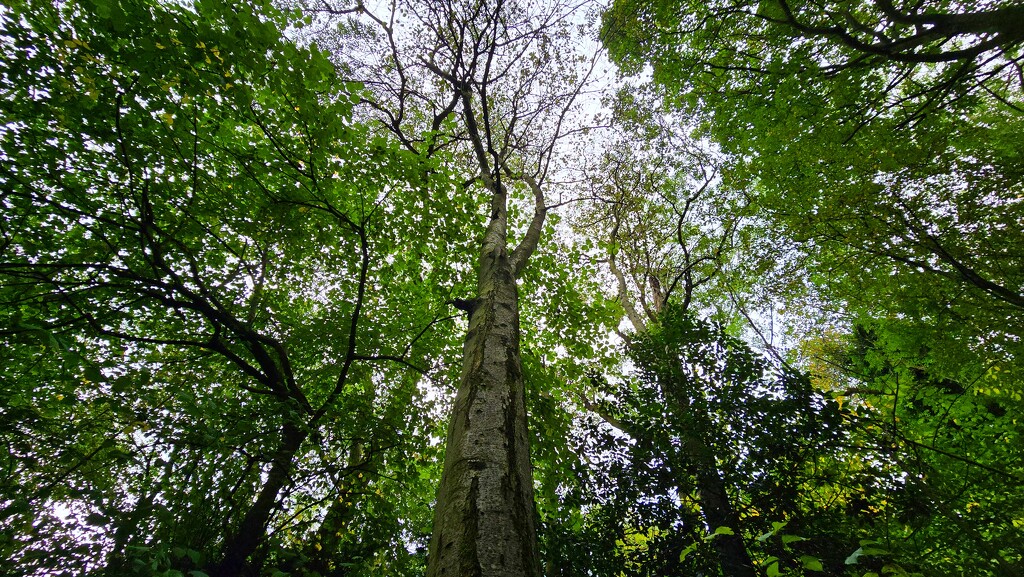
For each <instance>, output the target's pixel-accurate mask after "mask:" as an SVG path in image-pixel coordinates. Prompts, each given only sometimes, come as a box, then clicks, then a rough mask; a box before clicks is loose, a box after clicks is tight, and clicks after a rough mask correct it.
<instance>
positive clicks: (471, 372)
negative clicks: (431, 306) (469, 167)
mask: <svg viewBox="0 0 1024 577" xmlns="http://www.w3.org/2000/svg"><path fill="white" fill-rule="evenodd" d="M496 196H501V194H500V193H498V194H497V195H496ZM501 204H502V206H501V207H500V210H499V211H497V212H498V215H497V217H496V218H494V219H492V222H491V226H490V227H489V228H488V234H487V238H486V239H485V241H484V246H483V250H482V253H481V257H480V267H479V281H478V282H479V285H478V293H479V294H478V296H477V299H476V302H477V303H478V304H477V306H476V308H475V309H474V310H473V312H472V314H471V316H470V322H469V332H468V334H467V335H466V342H465V347H464V360H463V372H462V377H461V379H460V383H459V390H458V393H457V395H456V398H455V405H454V407H453V409H452V421H451V424H450V425H449V429H448V440H447V445H446V453H445V464H444V472H443V474H442V478H441V486H440V489H439V491H438V498H437V508H436V511H435V513H434V531H433V536H432V538H431V542H430V552H429V556H428V566H427V575H428V577H440V576H445V577H469V576H484V575H486V576H489V577H505V576H508V577H511V576H517V577H521V576H534V575H540V564H539V557H538V555H537V547H536V529H535V522H534V505H533V474H532V470H531V466H530V448H529V439H528V433H527V427H526V405H525V394H524V386H523V374H522V368H521V365H520V356H519V295H518V290H517V287H516V278H515V269H516V266H515V263H514V262H513V259H512V258H511V257H510V256H509V254H508V250H507V244H506V241H505V238H504V237H505V230H504V229H505V223H504V219H505V215H504V202H502V203H501Z"/></svg>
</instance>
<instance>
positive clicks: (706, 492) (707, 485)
mask: <svg viewBox="0 0 1024 577" xmlns="http://www.w3.org/2000/svg"><path fill="white" fill-rule="evenodd" d="M698 442H699V441H698ZM697 500H698V501H699V502H700V511H701V514H702V515H703V517H704V521H705V522H706V523H707V524H708V526H709V527H711V529H712V530H714V529H717V528H718V527H729V528H730V529H732V530H734V531H736V534H735V535H718V536H717V537H715V538H714V540H712V543H711V544H712V545H713V546H714V548H715V553H717V554H718V562H719V564H720V565H721V567H722V575H723V576H724V577H756V576H757V572H756V571H755V570H754V563H753V562H752V561H751V559H750V554H749V553H748V552H747V547H746V545H744V543H743V537H741V536H740V534H739V515H737V514H736V510H735V509H734V508H733V506H732V503H731V502H730V501H729V495H728V494H727V493H726V492H725V482H724V481H723V480H722V475H721V473H720V472H719V471H718V467H716V466H715V465H714V463H707V462H704V463H701V464H700V466H699V469H698V471H697Z"/></svg>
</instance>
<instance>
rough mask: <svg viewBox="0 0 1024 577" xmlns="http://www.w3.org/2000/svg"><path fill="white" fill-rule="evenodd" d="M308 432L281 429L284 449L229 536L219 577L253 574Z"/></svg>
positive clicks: (290, 425) (291, 425) (292, 426)
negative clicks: (252, 567)
mask: <svg viewBox="0 0 1024 577" xmlns="http://www.w3.org/2000/svg"><path fill="white" fill-rule="evenodd" d="M307 435H308V433H307V432H306V431H305V430H303V429H301V428H299V427H298V426H296V425H295V424H294V423H292V422H290V421H288V422H286V423H285V424H284V426H282V427H281V446H280V447H279V448H278V449H277V451H276V453H275V454H274V461H273V463H272V464H271V466H270V471H269V472H268V473H267V480H266V482H265V483H264V484H263V487H262V488H261V489H260V492H259V495H257V497H256V502H255V503H253V505H252V507H250V508H249V510H248V511H247V512H246V514H245V517H243V518H242V522H241V524H239V526H238V530H237V531H236V532H235V534H234V535H231V536H229V537H228V538H227V539H226V540H225V542H224V547H223V552H224V554H223V557H222V559H221V561H220V563H218V564H217V565H216V566H214V567H213V568H211V575H214V576H215V577H241V576H245V575H248V574H249V573H250V571H249V567H248V560H249V557H251V556H252V554H253V553H255V552H256V548H257V547H259V544H260V541H262V540H263V537H264V535H265V534H266V530H267V522H268V521H269V520H270V515H271V514H272V513H273V512H274V507H276V506H277V500H278V497H279V496H280V493H281V489H282V488H284V486H285V485H286V484H287V483H288V478H289V475H290V473H291V469H292V464H293V461H294V460H295V454H296V453H297V452H298V450H299V447H301V446H302V443H303V441H305V440H306V437H307Z"/></svg>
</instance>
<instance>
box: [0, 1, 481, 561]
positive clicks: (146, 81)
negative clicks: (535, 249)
mask: <svg viewBox="0 0 1024 577" xmlns="http://www.w3.org/2000/svg"><path fill="white" fill-rule="evenodd" d="M236 8H237V7H232V8H227V7H225V6H222V5H220V4H217V3H212V4H211V3H202V2H200V3H196V4H192V5H188V6H162V5H158V4H153V3H147V2H137V3H131V2H128V3H120V4H116V5H106V4H102V3H101V4H97V5H90V6H84V5H80V4H77V3H66V4H62V5H60V6H55V5H53V4H48V3H42V4H40V3H25V4H19V5H16V6H12V8H11V9H10V10H9V11H8V12H6V13H5V14H4V15H3V16H2V21H0V27H2V37H3V50H4V58H3V62H4V65H3V68H2V70H0V83H2V86H3V90H4V91H5V93H6V95H8V96H9V97H10V98H5V99H4V100H5V102H4V104H3V111H4V112H3V118H4V119H5V120H4V130H3V141H2V146H3V151H2V155H3V157H4V159H5V162H4V163H3V168H2V169H0V170H2V172H0V180H2V191H3V197H2V202H3V205H4V213H5V215H6V216H5V219H4V222H3V240H2V263H0V275H2V276H0V294H2V299H3V303H4V307H3V313H4V317H3V319H4V320H3V329H2V331H3V332H2V336H3V339H4V341H5V350H7V351H9V358H10V359H11V362H9V363H6V366H5V368H4V373H3V395H4V403H3V406H4V409H3V413H2V418H3V422H4V424H5V427H4V432H3V436H4V440H5V443H6V445H7V448H8V449H9V450H8V451H5V454H4V457H3V460H4V465H5V467H4V471H5V473H4V480H3V486H4V487H5V491H4V495H5V498H4V501H3V503H2V506H3V521H2V522H3V523H4V527H5V530H4V535H5V536H6V537H5V540H4V544H3V546H4V548H5V550H6V552H7V553H8V554H9V558H10V559H12V560H13V562H14V563H15V564H16V566H17V567H18V568H19V569H18V570H19V571H21V572H22V573H24V574H34V573H35V572H37V571H40V570H44V568H52V567H61V568H63V570H65V571H67V572H69V573H84V572H88V571H96V572H102V571H106V572H107V573H109V574H123V573H124V572H127V571H131V570H133V569H134V570H139V571H142V572H143V573H146V572H161V571H165V570H169V569H170V568H174V569H170V570H176V571H185V570H200V569H202V570H204V571H206V572H208V573H210V574H217V575H243V574H259V573H260V572H261V571H262V570H263V569H264V568H265V567H274V566H277V567H289V566H290V567H292V568H293V569H296V570H298V568H301V567H302V566H303V565H307V564H309V563H312V564H313V565H314V566H316V567H317V568H318V570H321V571H324V572H325V573H330V572H337V571H339V570H341V568H342V567H345V568H352V567H358V566H359V565H360V564H362V563H368V564H369V566H372V563H373V562H374V561H375V559H374V557H375V556H377V555H383V556H385V557H387V558H394V559H396V560H395V561H393V562H392V563H391V564H392V566H394V567H395V568H396V569H398V570H401V569H402V568H403V565H409V564H411V565H412V566H413V567H415V565H416V564H417V562H416V560H415V559H416V558H415V557H414V556H411V555H410V554H409V552H408V546H409V543H410V542H415V541H416V539H417V538H418V537H419V531H422V528H421V527H417V526H416V525H415V524H416V523H420V521H419V520H417V519H416V517H417V516H418V515H423V514H425V513H426V509H425V507H426V505H427V499H426V498H424V499H423V500H422V501H419V502H412V503H411V504H410V502H409V501H408V500H404V501H402V502H401V503H398V504H396V503H395V502H396V501H397V497H396V494H397V493H398V491H397V489H396V487H398V486H401V487H403V489H402V490H403V491H408V492H410V493H412V494H415V492H416V490H417V489H416V487H417V485H418V484H419V483H422V482H423V478H422V477H423V476H422V475H421V473H422V472H423V471H429V467H426V468H421V467H419V466H414V465H415V464H416V463H418V462H420V461H421V460H425V461H426V462H429V455H430V454H431V453H432V452H433V449H432V448H431V446H430V444H429V443H428V438H429V435H430V433H431V431H432V430H433V426H434V425H433V421H432V420H431V416H432V412H431V411H432V409H431V405H430V403H429V402H428V401H427V400H426V399H424V397H423V390H422V389H421V388H420V387H419V384H420V383H421V380H422V379H423V378H424V376H429V375H430V374H433V373H435V372H436V371H442V372H443V370H444V367H443V365H441V364H440V363H438V362H437V360H436V359H437V355H438V354H439V353H440V352H441V351H443V350H445V349H446V348H447V347H448V346H449V345H450V344H451V342H450V341H448V340H447V336H448V335H449V334H450V333H449V332H447V329H446V327H450V324H446V323H445V321H447V320H450V316H449V315H448V314H447V313H446V312H443V311H444V309H445V308H446V307H444V306H443V304H442V303H443V299H444V298H447V296H448V295H447V293H445V292H443V291H442V290H441V289H440V288H439V287H440V286H441V285H442V283H441V282H439V280H438V278H437V275H438V274H441V273H440V272H439V271H441V270H446V272H445V273H444V277H445V278H446V279H448V280H452V279H457V275H458V273H457V272H453V271H451V270H448V269H449V267H448V266H447V265H446V264H445V263H447V262H448V259H450V258H455V259H457V258H458V255H459V254H460V252H461V251H462V250H463V249H464V248H465V247H464V245H459V244H455V243H450V242H447V241H446V240H445V239H448V238H453V236H454V229H459V230H461V229H462V228H463V227H464V226H465V224H464V223H463V222H462V221H461V220H460V219H459V217H458V215H452V216H450V217H449V218H447V219H444V220H439V219H430V218H427V215H429V214H431V213H432V211H433V210H436V208H437V207H438V206H439V204H438V203H439V202H441V204H442V205H443V204H444V203H447V202H451V201H453V200H454V201H455V202H458V201H459V200H460V197H459V196H458V193H457V192H456V193H452V192H451V191H450V190H448V189H447V187H448V182H447V181H445V179H444V177H443V176H441V175H440V174H438V171H437V170H435V176H433V177H431V179H429V180H428V179H424V177H423V173H424V167H423V165H422V164H421V162H420V161H419V160H418V159H417V158H416V157H415V156H413V155H411V154H409V153H406V152H401V151H398V150H394V149H392V148H389V147H388V146H387V144H386V143H385V142H383V141H380V140H376V141H375V140H372V139H371V138H369V135H368V133H367V132H366V130H365V128H364V127H362V126H360V125H358V124H356V123H354V122H353V120H352V115H351V111H352V106H353V103H354V101H355V100H357V97H356V95H355V92H356V91H357V90H358V88H359V87H358V85H355V84H352V83H350V82H346V81H345V80H344V79H343V78H340V77H339V76H337V74H336V73H335V71H334V67H333V66H332V65H331V64H330V63H329V61H328V60H327V59H326V58H325V56H324V55H323V53H321V52H319V51H318V50H317V49H316V48H315V47H310V48H299V47H297V46H295V45H294V44H292V43H290V42H287V41H284V40H282V39H281V32H280V31H281V29H282V28H283V26H285V24H286V23H287V21H288V20H287V19H286V17H285V16H284V15H282V14H280V13H279V12H276V11H275V10H273V9H272V8H270V7H269V6H267V5H265V4H259V3H258V4H253V5H251V6H248V8H246V9H244V10H241V11H236ZM433 179H436V180H433ZM435 182H437V183H438V184H439V185H440V186H442V187H444V188H445V194H444V198H443V201H441V200H440V199H437V198H436V197H435V196H433V192H434V191H435V190H436V189H435V188H434V184H433V183H435ZM406 199H409V200H408V201H407V200H406ZM396 206H403V210H402V211H401V212H399V213H398V214H394V213H395V212H396V211H395V210H394V208H395V207H396ZM410 226H411V227H412V228H409V227H410ZM413 233H414V234H413ZM397 311H402V314H396V312H397ZM410 406H412V407H418V410H413V411H410V410H409V407H410ZM427 476H428V477H429V474H428V475H427ZM427 481H429V478H428V479H427ZM396 506H400V507H402V508H404V509H405V510H406V519H407V522H411V523H413V524H414V525H413V526H406V527H402V526H401V525H399V524H397V522H396V519H395V518H394V517H392V516H391V515H390V514H385V515H381V513H380V511H381V509H387V508H388V507H396ZM375 511H376V512H375ZM89 527H94V529H93V528H89ZM328 529H330V532H328ZM271 534H272V535H273V537H272V538H271V537H268V535H271ZM305 540H313V541H312V542H311V543H310V544H309V546H299V547H297V546H296V545H295V543H297V542H302V541H305ZM353 544H355V545H357V547H355V548H354V547H353ZM327 546H329V547H331V549H332V550H331V551H328V552H324V553H323V554H322V555H316V553H318V552H321V551H323V549H324V547H327ZM383 552H386V553H383ZM307 553H310V554H307ZM340 555H345V556H344V557H339V556H340ZM304 556H305V558H306V559H309V558H310V557H312V558H313V559H309V560H304ZM419 560H420V561H422V554H420V556H419ZM104 566H105V568H104V569H101V568H103V567H104ZM346 570H347V569H346Z"/></svg>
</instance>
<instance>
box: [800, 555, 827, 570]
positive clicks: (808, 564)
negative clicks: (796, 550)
mask: <svg viewBox="0 0 1024 577" xmlns="http://www.w3.org/2000/svg"><path fill="white" fill-rule="evenodd" d="M800 562H801V563H802V564H803V566H804V569H807V570H809V571H824V570H825V568H824V567H823V566H822V564H821V561H820V560H819V559H818V558H817V557H814V556H812V555H801V556H800Z"/></svg>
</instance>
